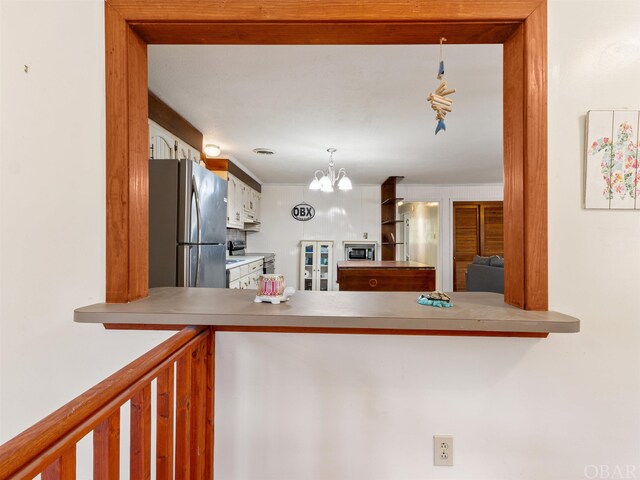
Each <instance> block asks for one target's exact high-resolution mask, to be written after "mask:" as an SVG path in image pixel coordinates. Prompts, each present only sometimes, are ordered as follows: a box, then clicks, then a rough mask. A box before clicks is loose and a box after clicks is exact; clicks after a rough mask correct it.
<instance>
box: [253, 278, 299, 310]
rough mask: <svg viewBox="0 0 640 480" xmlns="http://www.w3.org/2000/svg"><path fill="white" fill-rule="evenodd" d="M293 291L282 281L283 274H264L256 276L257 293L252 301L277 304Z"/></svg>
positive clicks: (284, 300) (293, 291)
mask: <svg viewBox="0 0 640 480" xmlns="http://www.w3.org/2000/svg"><path fill="white" fill-rule="evenodd" d="M294 293H295V289H294V288H293V287H286V288H285V283H284V275H279V274H265V275H260V277H259V278H258V294H257V295H256V298H255V300H254V302H256V303H261V302H269V303H273V304H274V305H277V304H278V303H280V302H286V301H287V300H289V297H291V296H292V295H293V294H294Z"/></svg>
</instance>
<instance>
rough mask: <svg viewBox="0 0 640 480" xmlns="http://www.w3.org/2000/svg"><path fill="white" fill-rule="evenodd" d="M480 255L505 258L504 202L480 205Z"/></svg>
mask: <svg viewBox="0 0 640 480" xmlns="http://www.w3.org/2000/svg"><path fill="white" fill-rule="evenodd" d="M480 255H482V256H484V257H490V256H491V255H500V256H501V257H502V256H504V221H503V208H502V202H495V203H494V202H492V203H485V204H480Z"/></svg>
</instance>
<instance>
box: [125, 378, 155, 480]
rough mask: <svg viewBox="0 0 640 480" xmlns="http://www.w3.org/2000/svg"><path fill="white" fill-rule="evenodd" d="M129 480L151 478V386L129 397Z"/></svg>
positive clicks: (148, 385) (147, 479)
mask: <svg viewBox="0 0 640 480" xmlns="http://www.w3.org/2000/svg"><path fill="white" fill-rule="evenodd" d="M130 461H131V465H130V472H131V480H149V479H150V478H151V384H147V385H145V386H144V387H142V388H141V389H140V390H138V391H137V392H136V393H135V394H134V395H133V397H131V460H130Z"/></svg>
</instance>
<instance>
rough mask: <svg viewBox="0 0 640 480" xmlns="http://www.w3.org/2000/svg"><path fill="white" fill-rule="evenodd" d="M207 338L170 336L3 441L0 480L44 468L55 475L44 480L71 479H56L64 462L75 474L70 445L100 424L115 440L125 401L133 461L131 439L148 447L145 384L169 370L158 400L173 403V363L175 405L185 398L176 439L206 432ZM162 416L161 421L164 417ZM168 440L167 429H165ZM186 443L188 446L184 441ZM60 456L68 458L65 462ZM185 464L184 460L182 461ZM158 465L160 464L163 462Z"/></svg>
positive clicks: (191, 333) (192, 333)
mask: <svg viewBox="0 0 640 480" xmlns="http://www.w3.org/2000/svg"><path fill="white" fill-rule="evenodd" d="M213 337H214V333H213V330H212V329H210V328H207V327H186V328H184V329H183V330H181V331H180V332H179V333H177V334H176V335H174V336H172V337H171V338H169V339H167V340H166V341H164V342H163V343H161V344H160V345H158V346H157V347H155V348H153V349H152V350H150V351H149V352H147V353H146V354H144V355H142V356H141V357H139V358H138V359H136V360H134V361H133V362H131V363H130V364H129V365H127V366H125V367H124V368H122V369H121V370H119V371H117V372H116V373H114V374H113V375H111V376H109V377H108V378H106V379H105V380H103V381H102V382H100V383H98V384H97V385H96V386H94V387H92V388H90V389H89V390H87V391H86V392H85V393H83V394H81V395H80V396H78V397H76V398H75V399H74V400H72V401H70V402H69V403H67V404H66V405H65V406H63V407H61V408H59V409H58V410H56V411H54V412H53V413H51V414H50V415H48V416H47V417H45V418H44V419H43V420H41V421H40V422H38V423H36V424H35V425H33V426H32V427H30V428H28V429H27V430H25V431H24V432H22V433H21V434H19V435H18V436H16V437H15V438H13V439H11V440H9V441H8V442H7V443H5V444H4V445H2V446H0V479H5V478H32V477H33V476H35V475H37V474H38V473H41V472H43V471H45V469H47V468H50V470H51V471H52V472H58V474H57V475H55V474H54V475H48V476H47V478H75V473H74V476H70V477H65V476H63V475H61V474H60V473H59V471H60V469H61V468H63V469H64V463H63V462H64V460H65V458H66V459H67V460H69V461H71V462H72V463H73V468H72V469H71V467H69V470H74V471H75V444H76V443H77V442H78V441H79V440H80V439H81V438H83V437H84V436H85V435H86V434H87V433H89V432H91V431H92V430H94V429H95V428H96V427H98V426H102V425H103V424H104V425H106V423H105V422H106V421H111V422H116V423H117V425H116V426H115V427H114V428H116V430H117V431H118V438H119V422H118V421H119V408H120V407H121V406H122V405H123V404H124V403H126V402H127V401H128V400H131V403H132V429H131V430H132V431H131V434H132V440H131V441H132V447H131V448H132V456H133V453H134V451H133V449H134V436H136V435H139V436H140V437H139V438H141V439H142V440H140V441H141V442H142V443H143V444H144V443H145V442H147V443H148V441H150V439H148V440H147V439H146V437H150V433H149V432H150V431H148V432H147V431H145V430H144V428H145V427H148V425H150V382H151V381H152V380H154V379H155V378H158V381H160V377H159V375H160V374H161V372H163V371H165V370H166V371H167V372H168V370H167V369H169V368H170V369H171V372H170V378H171V385H170V386H165V388H166V389H169V388H170V390H171V391H170V392H166V391H164V395H165V396H167V395H168V396H169V397H170V399H171V402H173V395H174V392H173V388H174V387H173V371H174V370H173V368H174V367H173V364H174V362H175V363H176V365H177V367H176V370H177V376H178V382H177V383H178V394H177V397H178V403H179V402H180V399H181V398H182V399H185V398H186V397H188V399H189V400H187V401H186V402H184V403H186V405H187V407H186V410H187V413H186V417H184V415H183V418H180V417H179V415H180V407H179V406H178V416H177V420H178V422H180V421H182V423H183V425H182V428H181V430H182V431H183V432H182V433H183V434H185V435H190V432H189V430H190V429H196V430H198V431H199V432H205V431H206V430H207V426H208V427H211V425H204V423H209V422H208V420H209V419H211V422H212V416H213V412H212V411H211V412H206V409H207V408H209V407H210V406H211V407H212V406H213V398H211V399H208V398H205V397H204V395H206V394H209V395H211V396H212V388H209V386H211V383H210V382H212V377H213V370H212V369H213V357H212V355H213V346H214V345H213ZM189 353H190V355H189ZM209 390H211V391H209ZM158 395H160V392H158ZM180 395H182V397H180ZM185 396H186V397H185ZM158 398H160V396H159V397H158ZM194 400H196V402H194ZM193 403H196V404H195V405H193V408H194V410H195V409H196V408H199V409H200V410H201V412H203V413H204V418H199V417H200V416H199V415H193V416H189V414H188V410H189V408H191V406H192V405H191V404H193ZM134 407H135V408H136V409H138V408H141V409H142V410H141V413H139V414H138V413H137V414H136V415H140V418H139V420H140V428H139V429H138V430H140V432H139V431H134V423H133V417H134V415H133V409H134ZM147 410H148V411H147ZM171 410H173V409H171ZM136 412H138V410H136ZM159 413H160V412H159ZM114 415H115V416H114ZM164 415H165V416H166V412H165V413H164ZM171 415H173V412H171ZM136 418H138V417H136ZM158 418H160V417H158ZM185 419H186V420H185ZM116 420H117V421H116ZM165 420H166V418H165ZM185 421H186V422H187V424H186V425H185V424H184V422H185ZM198 422H202V423H203V425H199V424H198ZM147 424H148V425H147ZM171 425H173V419H171ZM136 426H137V425H136ZM147 430H148V428H147ZM176 430H178V429H176ZM97 432H98V430H96V432H94V449H95V448H97V447H96V443H95V442H96V436H95V434H96V433H97ZM172 434H173V428H171V435H172ZM176 435H178V433H176ZM207 435H208V433H202V434H201V435H200V436H201V437H203V438H207ZM136 438H138V437H136ZM212 441H213V440H212V438H211V439H207V445H206V448H205V445H204V444H203V445H201V446H199V450H200V453H204V452H206V450H207V449H208V448H209V447H210V446H211V445H212ZM176 442H177V443H180V442H182V443H184V442H183V440H179V439H178V438H176ZM186 442H187V445H189V439H187V440H186ZM209 444H210V445H209ZM145 447H146V445H145ZM136 448H137V447H136ZM143 450H144V449H143ZM176 450H178V448H176ZM187 451H188V448H187ZM65 452H66V453H67V454H68V455H67V456H66V457H65ZM178 453H179V452H176V459H178ZM136 454H140V452H136ZM145 454H146V456H147V457H148V449H147V451H145V452H143V453H142V455H143V456H144V455H145ZM211 454H212V452H211ZM113 455H114V456H115V457H116V458H115V460H116V462H117V461H118V458H117V455H115V454H113ZM141 458H142V457H141ZM188 459H189V457H188V456H187V460H188ZM94 460H95V458H94ZM196 460H197V462H199V463H198V468H200V469H202V468H204V467H202V465H204V463H202V462H207V463H209V462H208V460H203V459H200V458H198V459H196ZM149 461H150V459H149V458H146V459H145V458H142V459H141V462H142V463H141V464H148V463H149ZM157 461H158V462H160V461H161V460H160V459H158V460H157ZM162 461H164V462H166V459H163V460H162ZM56 462H57V463H56ZM61 462H62V463H61ZM133 462H134V459H132V474H133V471H134V467H133ZM95 467H96V463H95V461H94V475H97V476H96V477H95V478H102V476H101V475H100V474H99V472H96V470H95ZM112 468H113V466H112ZM141 468H143V469H144V468H146V467H144V466H143V467H141ZM176 470H177V467H176ZM187 471H188V467H187ZM176 473H177V472H176ZM43 478H44V475H43ZM105 478H106V477H105ZM132 478H133V475H132Z"/></svg>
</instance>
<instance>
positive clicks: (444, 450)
mask: <svg viewBox="0 0 640 480" xmlns="http://www.w3.org/2000/svg"><path fill="white" fill-rule="evenodd" d="M433 464H434V465H435V466H436V467H453V436H452V435H434V436H433Z"/></svg>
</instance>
